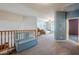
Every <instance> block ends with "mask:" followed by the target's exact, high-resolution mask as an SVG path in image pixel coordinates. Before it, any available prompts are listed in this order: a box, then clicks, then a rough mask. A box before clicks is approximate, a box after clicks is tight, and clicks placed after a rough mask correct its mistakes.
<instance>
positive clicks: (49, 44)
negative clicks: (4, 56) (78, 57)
mask: <svg viewBox="0 0 79 59" xmlns="http://www.w3.org/2000/svg"><path fill="white" fill-rule="evenodd" d="M78 50H79V48H78V47H77V46H76V45H74V44H73V43H71V42H68V41H66V42H56V41H55V40H53V37H52V34H48V35H42V36H40V37H39V38H38V44H37V45H36V46H34V47H32V48H30V49H27V50H24V51H22V52H20V53H14V55H16V54H17V55H70V54H72V55H74V54H79V51H78Z"/></svg>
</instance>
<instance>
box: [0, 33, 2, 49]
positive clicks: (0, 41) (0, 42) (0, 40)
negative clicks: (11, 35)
mask: <svg viewBox="0 0 79 59" xmlns="http://www.w3.org/2000/svg"><path fill="white" fill-rule="evenodd" d="M0 50H2V32H0Z"/></svg>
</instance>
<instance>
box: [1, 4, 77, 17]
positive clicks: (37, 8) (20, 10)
mask: <svg viewBox="0 0 79 59" xmlns="http://www.w3.org/2000/svg"><path fill="white" fill-rule="evenodd" d="M72 5H74V4H73V3H0V10H4V11H8V12H11V13H16V14H20V15H23V16H38V17H47V16H52V15H53V14H54V12H55V11H71V9H72V8H73V7H72V8H71V9H69V8H70V7H71V6H72ZM74 7H75V6H74ZM76 8H77V7H76ZM68 9H69V10H68Z"/></svg>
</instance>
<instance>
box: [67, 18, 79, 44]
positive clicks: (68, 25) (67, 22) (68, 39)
mask: <svg viewBox="0 0 79 59" xmlns="http://www.w3.org/2000/svg"><path fill="white" fill-rule="evenodd" d="M70 19H78V42H79V17H72V18H67V19H66V40H68V41H72V40H69V20H70ZM72 42H73V43H75V44H77V45H79V43H78V42H75V41H72Z"/></svg>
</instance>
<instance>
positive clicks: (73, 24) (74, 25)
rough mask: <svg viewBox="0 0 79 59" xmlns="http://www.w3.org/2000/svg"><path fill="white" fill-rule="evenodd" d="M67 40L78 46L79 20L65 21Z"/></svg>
mask: <svg viewBox="0 0 79 59" xmlns="http://www.w3.org/2000/svg"><path fill="white" fill-rule="evenodd" d="M66 24H67V26H66V28H67V40H70V41H72V42H74V43H76V44H78V41H79V39H78V36H79V35H78V34H79V31H78V28H79V27H78V25H79V18H69V19H67V23H66Z"/></svg>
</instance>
